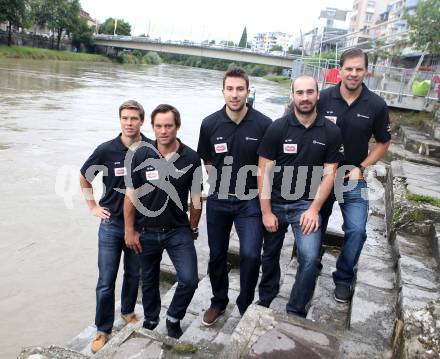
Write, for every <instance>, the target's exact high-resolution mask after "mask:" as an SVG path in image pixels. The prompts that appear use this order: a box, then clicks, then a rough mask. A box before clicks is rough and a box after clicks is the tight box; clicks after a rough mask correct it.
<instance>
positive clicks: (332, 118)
mask: <svg viewBox="0 0 440 359" xmlns="http://www.w3.org/2000/svg"><path fill="white" fill-rule="evenodd" d="M324 117H325V118H326V119H327V120H330V121H332V122H333V123H334V124H335V125H336V121H337V120H338V116H324Z"/></svg>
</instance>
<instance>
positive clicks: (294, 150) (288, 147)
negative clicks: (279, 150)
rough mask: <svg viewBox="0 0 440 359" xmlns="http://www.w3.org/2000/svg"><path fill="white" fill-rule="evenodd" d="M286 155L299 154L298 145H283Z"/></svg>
mask: <svg viewBox="0 0 440 359" xmlns="http://www.w3.org/2000/svg"><path fill="white" fill-rule="evenodd" d="M283 149H284V153H289V154H290V153H297V151H298V146H297V144H296V143H284V144H283Z"/></svg>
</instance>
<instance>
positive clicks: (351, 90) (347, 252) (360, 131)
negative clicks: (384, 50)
mask: <svg viewBox="0 0 440 359" xmlns="http://www.w3.org/2000/svg"><path fill="white" fill-rule="evenodd" d="M367 71H368V56H367V54H366V53H364V52H363V51H362V50H361V49H357V48H354V49H350V50H347V51H345V52H344V53H343V54H342V55H341V59H340V75H341V83H340V84H339V85H336V86H334V87H331V88H328V89H326V90H324V91H322V92H321V97H320V99H319V103H318V111H319V113H320V114H322V115H323V116H324V117H326V118H327V119H329V120H330V121H332V122H334V123H336V125H338V126H339V128H340V129H341V132H342V137H343V143H344V148H345V161H344V162H343V163H342V164H343V165H349V166H351V170H350V171H349V172H348V173H347V175H346V178H345V181H346V183H345V185H346V189H348V190H346V191H344V192H343V195H342V197H343V200H340V203H339V205H340V207H341V211H342V216H343V219H344V225H343V230H344V244H343V246H342V248H341V253H340V255H339V258H338V260H337V263H336V271H335V272H333V281H334V282H335V285H336V288H335V293H334V296H335V299H336V300H337V301H338V302H343V303H345V302H348V301H349V300H350V299H351V297H352V295H353V288H352V286H353V280H354V275H355V273H354V267H355V266H356V264H357V262H358V260H359V256H360V253H361V251H362V247H363V245H364V242H365V240H366V238H367V233H366V224H367V217H368V199H367V198H366V196H365V195H363V194H364V193H365V190H366V187H367V184H366V182H365V180H364V172H365V169H366V168H367V167H368V166H371V165H374V164H375V163H376V162H377V161H379V160H380V159H381V158H382V157H383V156H384V154H385V153H386V151H387V149H388V147H389V144H390V140H391V135H390V122H389V116H388V107H387V105H386V103H385V101H384V100H383V99H382V98H381V97H379V96H377V95H376V94H374V93H373V92H371V91H370V90H369V89H368V88H367V86H365V84H363V80H364V78H365V76H366V75H367ZM372 136H374V138H375V140H376V143H375V144H374V146H373V148H372V149H371V151H370V152H368V143H369V141H370V139H371V137H372ZM337 190H338V186H337V185H336V186H335V192H337ZM336 194H337V195H338V193H336ZM334 201H335V196H334V195H332V196H330V197H329V200H328V201H327V202H326V204H325V205H324V206H323V208H322V211H321V215H322V233H323V234H324V233H325V231H326V228H327V224H328V219H329V217H330V215H331V212H332V207H333V203H334Z"/></svg>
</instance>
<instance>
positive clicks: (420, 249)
mask: <svg viewBox="0 0 440 359" xmlns="http://www.w3.org/2000/svg"><path fill="white" fill-rule="evenodd" d="M430 131H431V132H429V137H426V136H425V135H423V133H421V132H420V131H419V132H417V131H416V130H414V129H411V128H406V127H402V128H401V130H400V136H401V140H400V142H397V143H395V144H394V146H395V148H394V150H395V151H397V152H398V156H397V158H398V160H397V161H391V162H390V164H389V166H388V171H387V176H386V177H385V178H384V180H383V182H382V184H383V185H384V187H385V190H384V191H383V192H382V193H381V196H379V197H380V198H379V199H377V200H375V201H370V216H369V220H368V224H367V241H366V243H365V245H364V249H363V251H362V253H361V256H360V259H359V264H358V268H357V277H356V282H355V287H354V288H355V291H354V295H353V299H352V301H351V302H350V303H348V304H341V303H337V302H336V301H335V300H334V299H333V290H334V284H333V280H332V276H331V274H332V272H333V270H334V269H335V264H336V259H337V256H338V254H339V248H338V247H339V246H340V244H341V243H342V239H341V235H342V234H343V233H342V231H341V229H340V225H341V214H340V212H339V210H338V206H337V205H335V208H334V214H333V215H332V222H331V223H330V224H329V230H328V237H327V238H326V240H325V241H324V246H323V247H324V253H323V256H322V264H323V269H322V271H321V273H320V275H319V277H318V280H317V283H316V287H315V291H314V295H313V298H312V300H311V301H310V308H309V311H308V314H307V318H306V319H303V318H298V317H295V316H291V315H287V314H286V312H285V306H286V303H287V300H288V298H289V294H290V290H291V288H292V285H293V283H294V279H295V274H296V270H297V261H296V258H295V257H293V256H292V253H293V247H294V238H293V235H292V234H291V232H290V231H289V234H288V235H287V236H286V240H285V244H284V247H283V251H282V255H281V260H280V265H281V272H282V273H281V283H280V293H279V295H278V296H277V298H276V299H275V300H274V301H273V303H272V304H271V307H270V308H263V307H260V306H258V305H251V306H250V307H249V308H248V310H247V311H246V313H245V315H244V316H243V317H240V315H239V312H238V309H237V307H236V305H235V299H236V297H237V295H238V290H239V271H238V269H237V263H238V259H239V255H238V254H239V243H238V240H237V238H236V234H235V233H232V236H231V242H230V249H229V261H230V263H231V270H230V273H229V278H230V290H229V298H230V303H229V305H228V307H227V310H226V313H225V315H224V316H223V317H222V319H221V320H219V321H218V322H217V323H216V325H215V326H213V327H210V328H207V327H204V326H203V325H202V324H201V318H202V316H203V313H204V311H205V310H206V309H207V308H208V307H209V305H210V297H211V286H210V282H209V277H208V276H206V265H207V258H208V256H207V253H208V252H207V250H206V247H204V246H203V241H200V240H199V241H200V242H199V243H196V245H197V246H199V248H197V250H198V253H202V254H201V255H200V254H199V276H200V282H199V286H198V289H197V291H196V293H195V295H194V299H193V301H192V303H191V305H190V307H189V308H188V312H187V315H186V317H185V319H184V320H183V321H182V323H181V324H182V329H183V331H184V334H183V336H182V337H181V338H180V340H178V341H177V340H174V339H172V338H169V337H168V336H167V335H166V328H165V320H164V318H165V313H166V310H167V308H168V306H169V304H170V301H171V298H172V295H173V293H174V290H175V286H176V284H174V286H172V287H171V289H169V290H168V291H167V292H166V293H163V295H162V310H161V314H160V318H161V322H160V323H159V326H158V327H157V328H156V329H155V330H154V331H149V330H146V329H143V328H141V322H139V323H138V324H136V325H133V324H129V325H125V326H124V323H123V322H120V321H119V322H118V320H119V319H118V320H116V322H115V332H114V334H113V336H112V338H111V340H110V341H109V343H108V344H107V345H106V346H105V347H104V348H103V349H102V350H101V351H100V352H98V353H97V354H96V355H94V356H92V355H91V353H90V341H91V338H92V337H93V335H94V333H95V329H94V327H93V326H90V327H88V328H86V329H85V330H84V331H83V332H82V333H81V334H80V335H79V336H77V337H76V338H74V339H73V340H72V341H71V342H69V343H68V345H67V346H66V347H65V348H62V347H54V346H52V347H49V348H28V349H25V350H24V351H23V352H22V353H21V355H20V357H19V358H20V359H21V358H23V359H24V358H37V357H32V355H40V356H38V358H90V357H93V358H97V359H99V358H127V359H130V358H133V359H134V358H152V359H153V358H154V359H156V358H208V359H209V358H225V359H226V358H227V359H234V358H237V359H238V358H396V359H397V358H438V357H439V355H440V354H439V353H440V274H439V268H440V244H439V238H440V225H439V224H438V223H440V208H439V207H438V206H437V205H436V204H438V202H435V201H436V200H439V201H440V168H439V167H440V152H438V149H437V147H436V145H437V141H438V142H439V143H440V140H439V138H438V135H439V133H438V126H437V124H433V125H432V126H431V130H430ZM373 186H377V181H376V184H374V183H371V187H373ZM414 194H415V195H418V196H419V197H414V196H412V195H414ZM414 198H418V200H417V201H415V200H414ZM420 198H421V199H420ZM203 227H204V224H203V223H202V224H201V228H203ZM202 236H203V235H202ZM205 244H206V243H205ZM199 251H200V252H199ZM163 264H164V265H163V266H162V271H163V272H164V273H165V277H167V278H174V277H173V276H175V273H174V272H173V270H174V269H173V268H172V266H170V265H169V264H170V263H168V262H167V260H164V263H163ZM200 268H202V269H201V270H200ZM255 299H258V293H256V297H255ZM117 311H118V309H117ZM136 311H137V312H138V314H139V316H140V317H142V308H141V306H140V305H138V306H137V307H136ZM116 318H119V314H118V313H117V316H116Z"/></svg>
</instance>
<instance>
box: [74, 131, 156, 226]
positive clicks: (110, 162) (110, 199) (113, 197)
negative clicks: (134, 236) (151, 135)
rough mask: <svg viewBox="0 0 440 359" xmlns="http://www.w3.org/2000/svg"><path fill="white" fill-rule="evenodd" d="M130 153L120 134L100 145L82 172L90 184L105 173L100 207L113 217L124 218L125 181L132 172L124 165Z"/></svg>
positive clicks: (82, 168)
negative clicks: (129, 172) (104, 208)
mask: <svg viewBox="0 0 440 359" xmlns="http://www.w3.org/2000/svg"><path fill="white" fill-rule="evenodd" d="M141 137H142V141H145V142H151V140H150V139H148V138H147V137H145V136H144V135H143V134H141ZM128 151H129V149H128V148H127V147H126V146H125V145H124V144H123V143H122V141H121V134H119V136H118V137H116V138H114V139H113V140H110V141H107V142H104V143H102V144H100V145H99V146H98V147H97V148H96V149H95V151H94V152H93V153H92V155H91V156H90V157H89V158H88V159H87V161H86V162H85V163H84V164H83V166H82V167H81V170H80V171H81V174H82V175H83V176H84V177H85V178H86V179H87V181H89V182H92V181H93V180H94V178H95V177H96V176H97V175H98V173H99V172H101V171H102V172H103V177H102V182H103V184H104V192H103V194H102V197H101V199H100V200H99V205H100V206H101V207H106V208H108V210H109V211H110V214H111V216H112V217H120V218H122V217H123V216H124V212H123V204H124V196H125V194H124V193H125V179H126V176H127V173H128V171H129V170H130V169H129V168H127V167H126V166H125V165H124V160H125V157H126V155H127V152H128ZM118 190H120V191H118ZM121 192H122V193H121Z"/></svg>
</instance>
